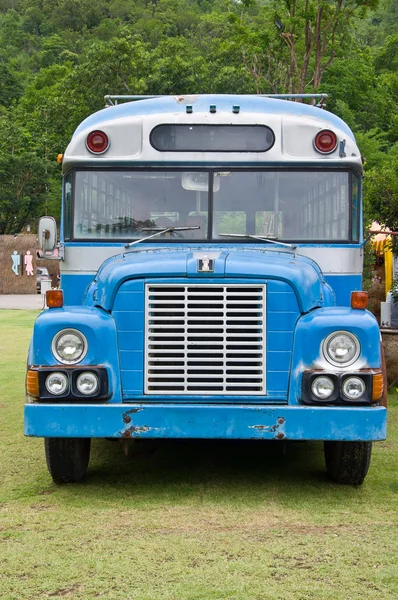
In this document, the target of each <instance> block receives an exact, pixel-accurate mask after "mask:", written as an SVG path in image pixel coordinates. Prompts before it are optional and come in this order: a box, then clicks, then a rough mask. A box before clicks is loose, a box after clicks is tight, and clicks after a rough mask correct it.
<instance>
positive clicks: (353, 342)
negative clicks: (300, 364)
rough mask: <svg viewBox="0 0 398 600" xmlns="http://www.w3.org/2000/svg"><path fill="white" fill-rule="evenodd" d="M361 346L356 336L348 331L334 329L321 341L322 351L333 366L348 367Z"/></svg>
mask: <svg viewBox="0 0 398 600" xmlns="http://www.w3.org/2000/svg"><path fill="white" fill-rule="evenodd" d="M360 350H361V347H360V345H359V341H358V338H357V337H356V336H355V335H354V334H352V333H348V331H334V332H333V333H331V334H330V335H329V336H328V337H327V338H326V340H325V341H324V343H323V353H324V355H325V358H326V360H327V361H328V362H330V363H331V364H332V365H334V366H338V367H340V366H344V367H348V366H349V365H352V363H353V362H355V361H356V359H357V358H358V356H359V353H360Z"/></svg>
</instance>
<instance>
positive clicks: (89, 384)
mask: <svg viewBox="0 0 398 600" xmlns="http://www.w3.org/2000/svg"><path fill="white" fill-rule="evenodd" d="M87 350H88V343H87V339H86V337H85V336H84V335H83V334H82V333H81V332H80V331H78V330H77V329H63V330H62V331H60V332H59V333H57V334H56V335H55V336H54V338H53V341H52V344H51V351H52V353H53V355H54V357H55V358H56V359H57V360H58V361H59V362H60V363H62V365H65V367H67V368H65V369H63V368H62V367H61V368H59V369H57V370H54V368H43V369H41V370H40V373H39V388H40V398H42V399H45V400H49V399H51V398H52V399H54V396H55V397H57V398H59V399H61V398H70V399H73V398H75V399H80V400H81V399H83V398H88V399H89V398H93V399H94V398H95V399H96V400H99V399H106V398H107V397H108V377H107V371H106V369H104V368H101V367H90V368H73V367H74V365H76V364H78V363H80V362H81V361H82V360H83V358H84V357H85V356H86V354H87Z"/></svg>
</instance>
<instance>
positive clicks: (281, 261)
mask: <svg viewBox="0 0 398 600" xmlns="http://www.w3.org/2000/svg"><path fill="white" fill-rule="evenodd" d="M203 258H207V259H209V261H210V268H213V270H212V271H201V270H200V268H201V263H202V260H203ZM199 261H200V262H199ZM206 262H207V261H205V263H206ZM142 278H146V279H153V278H156V279H159V278H162V279H163V278H172V279H176V278H187V283H189V279H196V281H197V280H200V279H204V278H205V279H206V280H207V281H208V280H209V279H215V280H217V279H219V278H226V279H229V280H231V279H232V280H235V279H247V280H250V279H257V280H258V279H276V280H279V281H285V282H287V283H289V284H290V285H291V287H292V288H293V290H294V292H295V294H296V297H297V301H298V304H299V307H300V310H301V312H302V313H306V312H308V311H310V310H312V309H313V308H316V307H320V306H325V305H331V304H333V301H332V296H331V294H332V292H331V291H330V288H329V286H328V285H327V284H325V282H324V279H323V275H322V272H321V269H320V268H319V266H318V265H317V263H316V262H315V261H313V260H312V259H310V258H308V257H305V256H300V255H298V254H296V253H295V252H294V251H286V250H280V249H276V248H275V249H264V248H253V247H250V248H242V247H240V248H239V249H237V248H233V247H230V248H226V247H225V246H224V247H222V248H220V247H218V248H217V247H213V246H212V247H195V248H187V247H186V246H185V247H183V248H175V247H174V248H173V247H170V246H168V247H157V248H154V247H151V248H148V247H144V248H141V247H140V248H134V250H130V251H127V252H126V253H124V254H118V255H116V256H113V257H111V258H109V259H107V260H106V261H105V262H104V263H103V264H102V265H101V267H100V269H99V271H98V273H97V276H96V278H95V279H94V281H93V283H92V284H91V285H90V287H89V288H88V290H87V293H86V298H85V304H86V305H95V306H100V307H101V308H103V309H104V310H107V311H111V310H112V307H113V303H114V300H115V296H116V294H117V291H118V289H119V287H120V286H121V285H122V284H123V283H124V282H125V281H127V280H130V279H142Z"/></svg>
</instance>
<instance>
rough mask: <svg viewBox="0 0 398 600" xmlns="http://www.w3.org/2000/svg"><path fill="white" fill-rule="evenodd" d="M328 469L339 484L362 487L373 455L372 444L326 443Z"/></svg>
mask: <svg viewBox="0 0 398 600" xmlns="http://www.w3.org/2000/svg"><path fill="white" fill-rule="evenodd" d="M324 451H325V462H326V469H327V472H328V474H329V476H330V477H331V478H332V479H333V480H334V481H336V482H337V483H343V484H345V485H361V484H362V483H363V481H364V479H365V477H366V474H367V472H368V469H369V465H370V457H371V454H372V442H324Z"/></svg>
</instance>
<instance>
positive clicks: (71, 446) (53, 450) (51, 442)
mask: <svg viewBox="0 0 398 600" xmlns="http://www.w3.org/2000/svg"><path fill="white" fill-rule="evenodd" d="M90 446H91V439H90V438H45V440H44V448H45V451H46V461H47V468H48V470H49V472H50V475H51V477H52V478H53V480H54V482H55V483H75V482H76V481H80V480H81V479H83V477H84V476H85V474H86V472H87V467H88V461H89V459H90Z"/></svg>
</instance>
